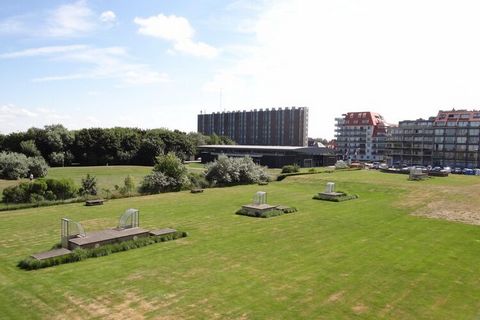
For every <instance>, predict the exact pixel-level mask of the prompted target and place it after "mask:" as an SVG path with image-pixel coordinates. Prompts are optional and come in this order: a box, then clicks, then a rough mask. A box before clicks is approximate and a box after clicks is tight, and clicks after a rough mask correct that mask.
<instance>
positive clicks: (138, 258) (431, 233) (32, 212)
mask: <svg viewBox="0 0 480 320" xmlns="http://www.w3.org/2000/svg"><path fill="white" fill-rule="evenodd" d="M326 181H335V182H336V183H337V188H338V189H341V190H343V191H345V192H349V193H357V194H359V196H360V198H359V199H358V200H355V201H347V202H343V203H331V202H326V201H315V200H312V199H311V198H312V195H313V194H315V193H317V192H319V191H321V190H323V189H324V186H325V182H326ZM476 183H477V182H476V179H475V177H451V178H447V179H441V178H438V179H431V180H428V181H425V182H408V181H406V177H405V176H403V175H388V174H381V173H378V172H367V171H354V172H337V173H333V174H318V175H307V176H298V177H289V178H287V179H286V180H284V181H282V182H274V183H270V184H269V185H267V186H256V185H252V186H239V187H230V188H223V189H207V190H205V192H204V193H201V194H194V195H193V194H190V193H188V192H181V193H170V194H162V195H157V196H147V197H137V198H128V199H120V200H115V201H109V202H108V203H106V204H105V205H104V206H99V207H84V206H82V205H80V204H72V205H63V206H55V207H47V208H41V209H29V210H19V211H14V212H5V213H2V214H0V235H1V236H0V284H1V286H0V306H1V308H0V318H2V319H3V318H13V319H15V318H16V319H24V318H29V319H40V318H49V319H55V318H58V319H60V318H65V317H69V316H71V317H74V318H75V317H77V318H111V319H121V318H125V319H128V318H132V317H139V316H143V317H145V318H151V319H153V318H162V319H163V318H165V319H177V318H182V319H216V318H218V319H238V318H243V319H299V318H300V319H341V318H354V317H358V318H360V319H379V318H388V319H391V318H395V319H420V318H422V319H425V318H430V319H472V318H475V317H478V316H479V315H480V313H479V311H480V276H479V275H480V255H479V254H478V253H479V251H480V250H479V249H480V231H479V229H478V228H479V227H478V226H473V225H466V224H460V223H452V222H448V221H442V220H434V219H427V218H423V217H414V216H411V215H409V213H410V212H411V210H412V205H411V204H409V205H404V204H403V203H402V202H403V200H404V199H407V198H408V196H409V195H410V194H412V193H415V192H418V191H420V190H421V189H429V188H436V187H442V186H447V185H448V186H457V185H458V186H463V187H465V186H466V185H471V187H472V188H476V187H477V186H476V185H475V184H476ZM258 190H264V191H267V192H268V202H269V203H272V204H277V203H278V204H283V205H288V206H295V207H297V208H298V209H299V211H298V212H297V213H295V214H292V215H284V216H280V217H276V218H272V219H250V218H248V217H243V216H239V215H235V214H234V212H235V210H236V209H238V207H239V206H241V205H242V204H245V203H249V202H250V201H251V198H252V196H253V194H254V192H256V191H258ZM477 190H478V189H477ZM425 201H428V199H425ZM425 201H424V202H425ZM419 203H421V202H419ZM416 206H421V204H417V205H416ZM129 207H134V208H139V209H140V217H141V226H142V227H145V228H156V227H172V228H176V229H180V230H184V231H187V232H188V233H189V237H188V238H185V239H180V240H177V241H172V242H167V243H162V244H158V245H152V246H149V247H145V248H140V249H136V250H131V251H127V252H123V253H118V254H115V255H111V256H108V257H103V258H96V259H89V260H86V261H82V262H79V263H75V264H66V265H61V266H56V267H53V268H48V269H43V270H38V271H32V272H27V271H23V270H20V269H18V268H16V267H15V265H16V263H17V262H18V260H19V259H21V258H23V257H24V256H26V255H29V254H31V253H33V252H38V251H42V250H46V249H48V248H49V247H50V246H51V245H52V244H53V243H55V242H57V241H58V240H59V239H58V237H59V232H60V231H59V219H60V218H61V217H64V216H68V217H70V218H72V219H75V220H77V221H80V222H82V223H83V225H84V227H85V228H86V230H87V231H88V230H95V229H100V228H106V227H113V226H115V225H116V223H117V219H118V217H119V215H120V214H121V213H122V212H123V211H124V210H125V209H126V208H129Z"/></svg>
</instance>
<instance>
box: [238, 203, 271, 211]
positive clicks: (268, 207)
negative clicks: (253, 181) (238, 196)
mask: <svg viewBox="0 0 480 320" xmlns="http://www.w3.org/2000/svg"><path fill="white" fill-rule="evenodd" d="M276 207H278V206H272V205H269V204H266V203H264V204H246V205H244V206H242V208H245V209H252V210H262V211H264V210H272V209H275V208H276Z"/></svg>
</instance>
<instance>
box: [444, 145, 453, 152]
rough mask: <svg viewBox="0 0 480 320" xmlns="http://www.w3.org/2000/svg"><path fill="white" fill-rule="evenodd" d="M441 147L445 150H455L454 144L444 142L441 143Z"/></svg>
mask: <svg viewBox="0 0 480 320" xmlns="http://www.w3.org/2000/svg"><path fill="white" fill-rule="evenodd" d="M443 148H444V149H445V151H455V145H454V144H445V145H443Z"/></svg>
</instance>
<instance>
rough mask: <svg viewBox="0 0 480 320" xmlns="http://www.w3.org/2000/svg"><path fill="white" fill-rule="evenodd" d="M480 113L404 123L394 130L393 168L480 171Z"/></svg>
mask: <svg viewBox="0 0 480 320" xmlns="http://www.w3.org/2000/svg"><path fill="white" fill-rule="evenodd" d="M479 146H480V111H478V110H470V111H468V110H450V111H439V112H438V115H437V116H436V117H431V118H429V119H428V120H422V119H420V120H415V121H402V122H400V123H399V126H398V127H396V128H392V130H390V134H389V137H388V139H387V147H386V153H387V155H388V156H387V159H388V162H389V163H391V164H406V165H433V166H449V167H461V168H477V167H480V161H479V160H480V156H479Z"/></svg>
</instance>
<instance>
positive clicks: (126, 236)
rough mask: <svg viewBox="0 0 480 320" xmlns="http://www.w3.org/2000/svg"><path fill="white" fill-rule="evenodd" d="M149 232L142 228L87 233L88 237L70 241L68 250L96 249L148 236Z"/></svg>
mask: <svg viewBox="0 0 480 320" xmlns="http://www.w3.org/2000/svg"><path fill="white" fill-rule="evenodd" d="M148 233H149V231H148V230H146V229H142V228H128V229H107V230H102V231H96V232H87V234H86V237H78V238H72V239H70V240H68V248H69V249H71V250H73V249H75V248H95V247H97V246H100V245H104V244H108V243H114V242H120V241H126V240H131V239H135V238H137V237H146V236H148Z"/></svg>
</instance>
